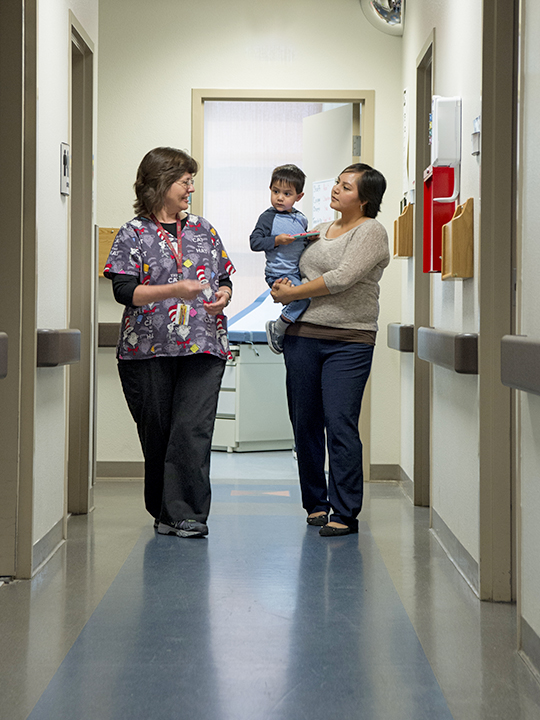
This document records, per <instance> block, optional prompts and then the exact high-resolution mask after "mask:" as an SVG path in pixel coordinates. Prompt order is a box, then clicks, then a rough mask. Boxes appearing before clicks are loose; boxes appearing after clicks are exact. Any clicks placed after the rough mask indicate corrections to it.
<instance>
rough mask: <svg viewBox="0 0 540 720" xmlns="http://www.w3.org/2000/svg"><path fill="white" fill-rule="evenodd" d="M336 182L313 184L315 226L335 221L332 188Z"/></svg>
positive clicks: (328, 181)
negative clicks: (331, 202) (331, 204)
mask: <svg viewBox="0 0 540 720" xmlns="http://www.w3.org/2000/svg"><path fill="white" fill-rule="evenodd" d="M335 183H336V181H335V180H319V181H317V182H314V183H313V212H312V217H313V225H314V226H315V225H318V224H319V223H323V222H332V221H333V220H335V213H334V211H333V210H332V208H331V207H330V200H331V197H332V188H333V187H334V185H335Z"/></svg>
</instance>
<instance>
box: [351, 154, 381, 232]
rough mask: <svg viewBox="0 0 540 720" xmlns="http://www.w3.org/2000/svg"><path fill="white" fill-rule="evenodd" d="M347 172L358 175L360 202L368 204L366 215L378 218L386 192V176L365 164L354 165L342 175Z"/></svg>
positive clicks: (357, 184) (357, 185)
mask: <svg viewBox="0 0 540 720" xmlns="http://www.w3.org/2000/svg"><path fill="white" fill-rule="evenodd" d="M346 172H354V173H358V178H357V180H356V187H357V188H358V197H359V198H360V202H366V203H367V205H366V206H365V215H366V217H369V218H374V217H377V215H378V213H379V210H380V209H381V203H382V199H383V195H384V192H385V190H386V180H385V179H384V175H382V173H380V172H379V171H378V170H375V169H374V168H372V167H371V166H370V165H366V164H365V163H354V164H353V165H349V166H348V167H346V168H345V170H342V171H341V173H340V175H343V173H346Z"/></svg>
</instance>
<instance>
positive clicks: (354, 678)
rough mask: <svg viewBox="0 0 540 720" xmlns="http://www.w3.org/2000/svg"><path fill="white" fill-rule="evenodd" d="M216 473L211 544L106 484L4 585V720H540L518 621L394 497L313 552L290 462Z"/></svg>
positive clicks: (248, 464)
mask: <svg viewBox="0 0 540 720" xmlns="http://www.w3.org/2000/svg"><path fill="white" fill-rule="evenodd" d="M212 463H213V464H212V477H213V488H214V492H213V506H212V514H211V518H210V522H209V527H210V535H209V537H208V539H207V540H181V539H178V538H174V537H164V536H158V535H156V534H154V531H153V529H152V525H151V522H150V519H149V518H148V516H146V514H145V512H144V510H143V509H142V501H141V495H142V486H141V483H139V482H135V481H134V482H113V481H102V482H100V483H98V485H97V487H96V510H95V512H94V513H92V514H91V515H90V516H88V517H73V518H71V519H70V521H69V540H68V542H67V543H66V545H65V546H64V547H63V548H62V549H61V550H60V551H59V552H58V553H57V555H56V556H55V557H54V558H53V559H52V560H51V561H50V562H49V563H48V564H47V565H46V566H45V568H44V569H43V571H42V572H41V573H40V574H39V576H38V577H36V578H35V579H34V580H33V581H32V582H18V583H12V584H9V585H6V586H3V587H2V588H0V630H1V637H2V640H3V642H2V645H3V649H4V653H3V654H2V658H1V659H0V684H1V687H2V700H1V703H0V718H5V719H6V720H8V719H9V720H26V718H28V717H30V718H31V720H44V719H47V720H64V719H70V720H71V719H73V720H87V719H88V720H104V719H105V718H107V719H109V718H110V719H111V720H120V719H122V720H123V719H124V718H130V720H132V719H134V720H137V719H138V718H145V719H153V718H164V719H165V720H169V719H171V720H172V719H173V718H174V719H176V718H184V717H186V718H187V717H195V716H196V717H198V718H201V719H203V720H233V718H234V720H302V718H310V719H311V720H319V719H321V720H322V718H324V719H325V720H326V719H332V720H333V719H334V718H346V719H347V720H351V719H353V718H359V719H360V718H361V719H362V720H423V719H424V718H425V719H426V720H427V719H428V718H429V719H430V720H433V719H435V720H451V718H452V717H453V718H454V720H477V719H478V720H480V719H481V720H488V718H489V720H497V719H500V720H503V719H504V720H510V719H511V720H521V719H523V720H533V719H534V720H538V718H539V717H540V688H539V686H538V685H537V684H536V682H535V680H534V679H533V677H532V676H531V675H530V673H529V671H528V670H527V668H526V666H525V665H524V664H523V662H522V661H521V659H520V658H519V657H518V655H517V653H516V652H515V649H514V648H515V610H514V608H513V607H511V606H507V605H495V604H487V603H479V601H478V600H477V599H476V598H475V597H474V595H473V594H472V592H471V590H470V589H469V588H468V586H467V585H466V584H465V582H464V581H463V580H462V578H461V577H460V575H459V574H458V573H457V571H456V570H455V569H454V567H453V566H452V565H451V564H450V562H449V561H448V559H447V558H446V556H445V555H444V553H443V551H442V549H441V548H440V546H439V545H438V543H437V542H436V540H435V539H434V538H433V537H432V535H431V534H430V532H429V530H428V514H427V511H426V510H424V509H421V508H414V507H413V506H412V505H411V504H410V501H409V500H408V499H407V498H406V497H405V496H404V495H403V493H402V492H401V489H400V488H399V486H398V485H397V484H394V483H376V484H375V483H373V484H369V485H368V486H367V488H366V495H367V497H366V504H365V507H364V510H363V511H362V515H361V521H362V522H361V526H360V532H359V534H358V535H355V536H348V537H345V538H320V537H319V535H318V532H317V528H312V527H309V526H307V525H306V523H305V519H304V518H305V515H304V513H303V511H302V509H301V507H300V502H299V493H298V487H297V481H296V466H295V463H294V460H293V459H292V457H291V455H290V453H251V454H234V455H227V454H215V455H214V456H213V460H212ZM7 648H9V652H6V649H7Z"/></svg>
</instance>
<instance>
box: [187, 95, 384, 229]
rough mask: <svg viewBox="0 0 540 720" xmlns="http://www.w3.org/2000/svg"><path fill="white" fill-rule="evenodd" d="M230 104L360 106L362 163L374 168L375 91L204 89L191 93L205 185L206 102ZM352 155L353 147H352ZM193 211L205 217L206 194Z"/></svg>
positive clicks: (195, 149)
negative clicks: (312, 103) (271, 103)
mask: <svg viewBox="0 0 540 720" xmlns="http://www.w3.org/2000/svg"><path fill="white" fill-rule="evenodd" d="M219 100H221V101H226V102H234V101H239V102H250V101H251V102H314V103H359V104H361V105H362V112H361V114H360V135H361V137H362V162H365V163H367V164H368V165H373V162H374V155H375V90H234V89H225V88H223V89H201V88H193V89H192V91H191V153H192V155H193V157H195V158H196V159H197V162H198V163H199V166H200V169H199V172H198V177H199V178H200V179H201V180H203V182H204V103H205V102H212V101H219ZM351 156H352V148H351ZM192 203H193V205H192V208H193V212H194V213H195V214H196V215H201V214H202V209H203V193H198V194H197V193H196V194H195V195H193V199H192Z"/></svg>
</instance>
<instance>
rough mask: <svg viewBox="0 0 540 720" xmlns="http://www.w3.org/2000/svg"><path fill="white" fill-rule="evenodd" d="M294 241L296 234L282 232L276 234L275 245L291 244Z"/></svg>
mask: <svg viewBox="0 0 540 720" xmlns="http://www.w3.org/2000/svg"><path fill="white" fill-rule="evenodd" d="M292 242H294V235H289V234H288V233H281V235H276V240H275V243H274V245H275V246H276V247H277V246H278V245H290V244H291V243H292Z"/></svg>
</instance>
